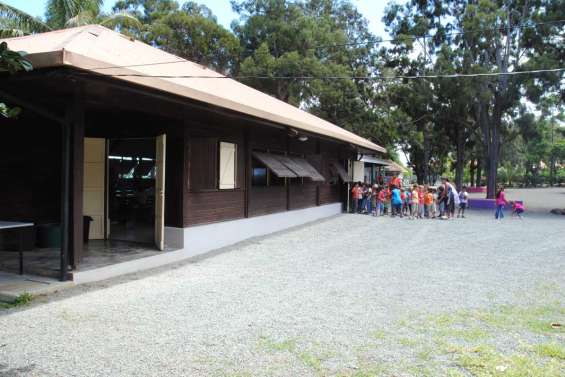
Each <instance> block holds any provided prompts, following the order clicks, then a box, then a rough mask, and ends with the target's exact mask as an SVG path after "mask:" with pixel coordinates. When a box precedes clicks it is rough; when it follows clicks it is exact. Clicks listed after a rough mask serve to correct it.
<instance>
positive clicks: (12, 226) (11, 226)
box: [0, 221, 34, 275]
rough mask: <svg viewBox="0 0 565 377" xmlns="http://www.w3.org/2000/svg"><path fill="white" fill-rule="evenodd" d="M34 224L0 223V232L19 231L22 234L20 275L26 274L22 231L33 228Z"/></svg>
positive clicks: (20, 236)
mask: <svg viewBox="0 0 565 377" xmlns="http://www.w3.org/2000/svg"><path fill="white" fill-rule="evenodd" d="M33 225H34V224H33V223H22V222H17V221H0V231H3V230H7V229H19V230H20V234H19V238H20V247H19V250H18V251H19V254H20V275H23V274H24V236H23V235H24V232H23V231H22V230H23V229H24V228H29V227H32V226H33Z"/></svg>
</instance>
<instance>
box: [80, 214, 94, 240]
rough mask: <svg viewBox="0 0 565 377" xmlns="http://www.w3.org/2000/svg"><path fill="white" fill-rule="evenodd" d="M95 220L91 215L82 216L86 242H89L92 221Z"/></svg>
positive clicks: (83, 235) (83, 233)
mask: <svg viewBox="0 0 565 377" xmlns="http://www.w3.org/2000/svg"><path fill="white" fill-rule="evenodd" d="M92 221H94V219H93V218H92V217H90V216H83V217H82V226H83V228H82V229H83V231H82V237H83V241H84V243H88V235H89V234H90V223H91V222H92Z"/></svg>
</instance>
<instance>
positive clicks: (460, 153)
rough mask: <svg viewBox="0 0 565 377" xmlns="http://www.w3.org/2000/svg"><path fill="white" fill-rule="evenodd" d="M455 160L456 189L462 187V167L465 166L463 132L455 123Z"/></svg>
mask: <svg viewBox="0 0 565 377" xmlns="http://www.w3.org/2000/svg"><path fill="white" fill-rule="evenodd" d="M456 127H457V146H456V147H457V161H455V186H456V187H457V190H461V188H462V187H463V168H464V167H465V138H464V132H463V130H461V129H460V127H461V126H460V125H457V126H456Z"/></svg>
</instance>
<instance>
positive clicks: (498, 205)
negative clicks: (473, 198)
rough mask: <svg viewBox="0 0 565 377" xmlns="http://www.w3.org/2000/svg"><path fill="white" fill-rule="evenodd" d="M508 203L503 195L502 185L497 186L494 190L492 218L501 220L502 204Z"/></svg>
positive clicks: (502, 214)
mask: <svg viewBox="0 0 565 377" xmlns="http://www.w3.org/2000/svg"><path fill="white" fill-rule="evenodd" d="M506 204H508V202H507V201H506V197H505V196H504V187H503V186H502V185H500V186H498V190H497V191H496V212H495V214H494V218H495V219H497V220H502V219H503V218H504V211H503V210H504V206H505V205H506Z"/></svg>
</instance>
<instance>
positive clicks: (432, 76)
mask: <svg viewBox="0 0 565 377" xmlns="http://www.w3.org/2000/svg"><path fill="white" fill-rule="evenodd" d="M562 71H565V68H550V69H536V70H529V71H514V72H484V73H453V74H439V73H432V74H425V75H412V76H410V75H399V76H383V75H376V76H212V75H146V74H142V73H118V74H110V75H105V74H103V75H104V76H109V77H151V78H163V79H234V80H245V79H259V80H373V81H374V80H400V79H408V80H416V79H442V78H464V77H485V76H516V75H525V74H537V73H552V72H562ZM82 74H89V75H91V74H92V73H91V72H83V73H82Z"/></svg>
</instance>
